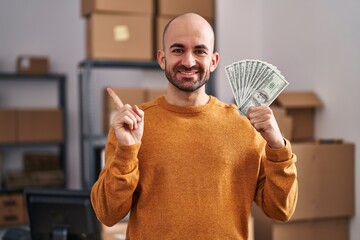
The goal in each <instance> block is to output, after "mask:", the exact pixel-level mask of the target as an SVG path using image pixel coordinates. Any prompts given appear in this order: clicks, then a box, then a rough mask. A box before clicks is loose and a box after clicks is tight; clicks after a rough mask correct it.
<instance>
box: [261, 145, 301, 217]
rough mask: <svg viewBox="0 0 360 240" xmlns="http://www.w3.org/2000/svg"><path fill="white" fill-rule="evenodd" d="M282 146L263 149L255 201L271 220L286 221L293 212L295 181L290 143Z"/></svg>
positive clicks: (296, 192)
mask: <svg viewBox="0 0 360 240" xmlns="http://www.w3.org/2000/svg"><path fill="white" fill-rule="evenodd" d="M285 142H286V145H285V147H283V148H281V149H271V148H270V147H269V146H266V148H265V156H264V157H263V159H262V163H261V167H260V175H259V181H258V185H257V190H256V196H255V202H256V204H257V205H258V206H259V207H260V208H261V209H262V210H263V212H264V213H265V214H266V215H267V216H269V217H270V218H272V219H275V220H278V221H288V220H289V219H290V217H291V216H292V214H293V213H294V211H295V207H296V203H297V196H298V183H297V172H296V166H295V162H296V155H295V154H293V153H292V150H291V145H290V142H289V141H287V140H285Z"/></svg>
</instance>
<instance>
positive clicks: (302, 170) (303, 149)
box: [291, 143, 355, 221]
mask: <svg viewBox="0 0 360 240" xmlns="http://www.w3.org/2000/svg"><path fill="white" fill-rule="evenodd" d="M292 149H293V152H294V153H295V154H296V155H297V158H298V161H297V163H296V167H297V171H298V183H299V196H298V203H297V207H296V210H295V212H294V215H293V216H292V218H291V221H295V220H307V219H317V218H329V217H350V216H353V215H354V213H355V203H354V198H355V195H354V194H355V193H354V191H355V190H354V188H355V186H354V185H355V183H354V182H355V180H354V178H355V177H354V166H355V146H354V144H352V143H344V144H318V143H293V144H292Z"/></svg>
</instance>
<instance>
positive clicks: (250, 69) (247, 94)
mask: <svg viewBox="0 0 360 240" xmlns="http://www.w3.org/2000/svg"><path fill="white" fill-rule="evenodd" d="M225 70H226V75H227V77H228V80H229V83H230V86H231V89H232V91H233V94H234V97H235V101H236V104H237V106H238V109H239V111H240V113H241V114H243V115H246V114H247V111H248V109H249V107H251V106H269V105H270V104H271V103H272V102H273V101H274V100H275V98H276V97H277V96H278V95H279V94H280V93H281V92H282V91H283V90H284V88H285V87H286V86H287V85H288V84H289V83H288V82H287V81H286V80H285V78H284V76H282V75H281V73H280V71H279V70H278V69H277V68H276V67H275V66H273V65H271V64H269V63H267V62H264V61H260V60H242V61H239V62H234V63H232V64H231V65H229V66H226V67H225Z"/></svg>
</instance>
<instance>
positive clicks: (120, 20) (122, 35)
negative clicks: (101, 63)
mask: <svg viewBox="0 0 360 240" xmlns="http://www.w3.org/2000/svg"><path fill="white" fill-rule="evenodd" d="M152 21H153V19H152V16H151V15H134V14H132V15H124V14H123V15H121V14H100V13H96V14H92V15H91V16H90V18H88V19H87V20H86V23H87V26H86V31H87V33H86V41H87V42H86V47H87V49H86V56H87V58H91V59H98V60H145V61H146V60H153V59H154V53H153V23H152Z"/></svg>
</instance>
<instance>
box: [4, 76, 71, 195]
mask: <svg viewBox="0 0 360 240" xmlns="http://www.w3.org/2000/svg"><path fill="white" fill-rule="evenodd" d="M3 81H8V82H25V81H26V82H31V81H39V82H45V81H46V82H49V81H52V82H56V84H57V102H58V107H59V108H61V109H62V110H63V119H62V120H63V123H64V124H63V126H64V128H63V136H64V139H63V141H61V142H38V143H37V142H34V143H1V144H0V150H2V149H5V150H6V149H10V148H24V147H26V148H29V147H30V148H31V147H34V148H38V147H43V148H48V147H57V148H58V149H59V159H60V167H61V169H62V171H63V173H64V185H65V186H66V184H67V174H66V158H67V145H66V143H67V141H66V140H67V130H66V129H67V124H66V113H67V107H66V76H65V75H63V74H45V75H33V74H32V75H24V74H17V73H4V72H1V73H0V82H3ZM19 87H21V85H19ZM1 191H4V190H3V189H1ZM5 191H6V190H5Z"/></svg>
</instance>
